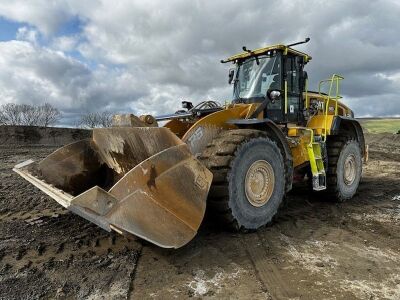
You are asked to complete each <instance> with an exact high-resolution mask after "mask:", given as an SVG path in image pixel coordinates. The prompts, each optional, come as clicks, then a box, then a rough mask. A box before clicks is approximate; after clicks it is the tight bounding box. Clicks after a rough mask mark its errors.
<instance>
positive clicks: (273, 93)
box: [267, 90, 281, 103]
mask: <svg viewBox="0 0 400 300" xmlns="http://www.w3.org/2000/svg"><path fill="white" fill-rule="evenodd" d="M267 97H268V98H269V99H270V100H271V102H272V103H274V102H275V101H276V100H279V98H280V97H281V91H280V90H268V92H267Z"/></svg>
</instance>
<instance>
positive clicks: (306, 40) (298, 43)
mask: <svg viewBox="0 0 400 300" xmlns="http://www.w3.org/2000/svg"><path fill="white" fill-rule="evenodd" d="M309 41H310V38H309V37H308V38H306V39H305V40H304V41H302V42H297V43H293V44H290V45H287V46H286V47H292V46H296V45H301V44H305V43H308V42H309Z"/></svg>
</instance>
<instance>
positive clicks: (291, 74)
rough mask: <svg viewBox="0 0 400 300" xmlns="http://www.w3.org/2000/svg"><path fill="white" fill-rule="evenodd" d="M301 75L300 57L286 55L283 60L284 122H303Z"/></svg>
mask: <svg viewBox="0 0 400 300" xmlns="http://www.w3.org/2000/svg"><path fill="white" fill-rule="evenodd" d="M302 73H303V64H302V57H300V56H292V55H287V56H285V58H284V78H285V82H286V84H285V87H286V88H287V102H286V101H285V106H284V114H285V116H286V121H287V122H291V123H302V121H303V118H304V116H303V99H302V98H303V91H302V87H301V84H300V82H301V80H300V79H301V78H300V77H301V74H302Z"/></svg>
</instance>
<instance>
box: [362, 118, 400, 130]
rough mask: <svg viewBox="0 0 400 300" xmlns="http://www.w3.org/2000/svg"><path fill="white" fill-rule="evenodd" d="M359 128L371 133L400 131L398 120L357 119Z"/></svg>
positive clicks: (399, 120)
mask: <svg viewBox="0 0 400 300" xmlns="http://www.w3.org/2000/svg"><path fill="white" fill-rule="evenodd" d="M359 121H360V123H361V126H362V127H363V128H364V130H366V131H367V132H371V133H384V132H389V133H397V132H398V131H399V130H400V119H359Z"/></svg>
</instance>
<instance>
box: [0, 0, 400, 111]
mask: <svg viewBox="0 0 400 300" xmlns="http://www.w3.org/2000/svg"><path fill="white" fill-rule="evenodd" d="M399 14H400V6H399V5H398V3H397V2H396V1H391V0H377V1H364V2H363V3H362V5H360V3H359V1H356V0H346V1H331V2H326V1H319V0H310V1H301V0H295V1H289V0H272V1H268V2H266V1H261V0H249V1H246V2H243V1H199V0H198V1H184V0H171V1H168V2H166V1H161V0H154V1H138V0H134V1H132V0H120V1H117V2H115V1H106V0H95V1H81V0H80V1H77V0H70V1H50V2H49V1H47V0H32V1H29V2H26V1H22V0H16V1H5V0H0V15H2V16H4V17H6V18H8V19H12V20H16V21H20V22H26V23H28V24H29V25H30V26H35V28H37V30H38V31H39V32H40V34H41V35H43V36H45V37H46V38H47V39H48V43H47V45H48V46H46V47H47V48H46V47H43V46H40V45H38V44H37V39H38V33H37V32H36V31H35V29H33V28H32V27H30V26H26V27H22V28H21V29H20V32H19V33H18V39H20V40H24V41H25V42H22V41H19V42H6V43H1V44H0V61H3V62H4V64H5V65H4V68H3V65H2V69H0V96H1V97H2V98H1V99H0V101H3V102H4V101H19V102H27V101H42V100H41V99H43V97H47V98H49V99H53V101H55V102H54V103H57V104H59V105H60V106H61V107H62V108H63V109H64V110H65V111H66V112H67V113H70V114H71V115H73V114H75V113H78V112H79V111H82V110H85V109H87V110H89V109H91V108H96V109H97V108H98V107H99V106H100V107H106V108H107V109H113V110H124V109H125V110H130V111H134V112H135V111H136V112H143V113H144V112H153V113H166V112H173V111H175V110H177V109H178V108H179V107H178V106H179V102H180V101H181V100H183V99H184V100H191V101H193V102H199V101H201V100H204V99H208V98H211V99H215V100H219V101H221V102H223V101H225V100H226V99H229V96H230V95H231V92H230V86H228V85H227V75H226V73H227V69H228V68H229V67H230V66H228V65H221V64H220V63H219V60H220V59H222V58H225V57H226V56H228V55H230V54H234V53H235V52H238V51H240V49H241V47H242V46H243V45H246V46H248V47H249V48H255V47H260V46H263V45H267V44H271V43H277V42H284V43H289V42H293V41H297V40H301V39H303V38H304V37H306V36H310V37H311V42H310V43H309V44H307V45H306V46H300V47H299V49H300V50H305V51H306V52H309V53H310V54H311V55H312V56H313V60H312V61H311V63H310V64H309V66H307V71H308V73H309V77H310V81H311V87H314V88H315V86H316V84H317V82H318V81H319V80H320V79H323V78H326V77H328V76H330V75H331V74H332V73H339V74H342V75H344V77H345V80H344V82H343V89H342V91H343V94H344V96H345V97H346V96H347V100H346V103H348V104H349V105H350V106H351V108H353V109H354V110H355V112H356V114H357V115H367V114H377V115H378V114H379V115H394V114H400V102H399V99H398V96H397V94H398V90H399V89H400V82H399V80H398V76H397V75H395V74H399V73H400V52H399V51H398V46H399V44H400V41H399V40H398V32H399V31H400V22H399V21H398V16H399ZM71 18H79V20H83V21H82V32H80V33H77V34H73V35H68V36H57V35H55V33H56V32H57V29H58V28H59V26H60V25H61V24H63V23H65V22H67V21H68V20H70V19H71ZM24 28H25V29H24ZM35 43H36V44H35ZM10 48H13V49H12V50H10ZM73 50H77V51H79V52H80V54H81V55H82V56H83V57H84V60H83V62H81V61H79V60H77V59H75V58H71V57H68V55H67V54H65V53H68V52H70V51H73ZM16 53H19V54H20V55H19V56H18V55H17V54H16ZM382 74H383V75H382ZM382 99H384V101H385V105H384V106H382V105H381V106H379V103H381V102H379V101H380V100H382ZM378 106H379V109H377V107H378Z"/></svg>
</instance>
